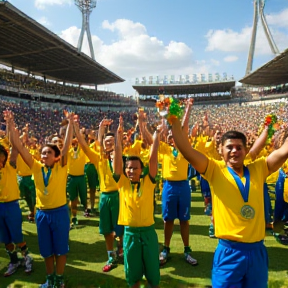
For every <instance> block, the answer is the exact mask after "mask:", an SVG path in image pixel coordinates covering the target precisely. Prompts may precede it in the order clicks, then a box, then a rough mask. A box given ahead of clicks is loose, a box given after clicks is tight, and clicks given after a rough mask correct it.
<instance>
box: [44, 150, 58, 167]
mask: <svg viewBox="0 0 288 288" xmlns="http://www.w3.org/2000/svg"><path fill="white" fill-rule="evenodd" d="M57 160H58V157H56V156H55V151H54V150H53V149H52V148H51V147H48V146H45V147H43V149H42V151H41V162H42V163H43V164H44V165H45V166H47V167H52V166H53V165H54V163H55V162H56V161H57Z"/></svg>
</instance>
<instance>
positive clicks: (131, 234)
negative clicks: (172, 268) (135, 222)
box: [123, 225, 160, 287]
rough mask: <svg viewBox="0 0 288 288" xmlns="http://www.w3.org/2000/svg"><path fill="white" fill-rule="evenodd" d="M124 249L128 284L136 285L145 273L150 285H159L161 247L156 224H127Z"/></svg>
mask: <svg viewBox="0 0 288 288" xmlns="http://www.w3.org/2000/svg"><path fill="white" fill-rule="evenodd" d="M123 250H124V265H125V275H126V280H127V282H128V285H129V286H133V285H135V284H136V283H137V282H139V281H141V279H142V277H143V275H145V277H146V279H147V281H148V283H149V284H150V286H152V287H154V286H158V285H159V283H160V265H159V247H158V237H157V234H156V231H155V228H154V225H152V226H149V227H128V226H126V227H125V232H124V240H123Z"/></svg>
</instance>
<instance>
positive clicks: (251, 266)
mask: <svg viewBox="0 0 288 288" xmlns="http://www.w3.org/2000/svg"><path fill="white" fill-rule="evenodd" d="M212 287H213V288H220V287H221V288H267V287H268V254H267V250H266V247H265V246H264V244H263V241H260V242H256V243H239V242H233V241H229V240H222V239H220V240H219V244H218V246H217V248H216V251H215V254H214V259H213V269H212Z"/></svg>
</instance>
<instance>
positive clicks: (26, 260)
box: [24, 254, 33, 274]
mask: <svg viewBox="0 0 288 288" xmlns="http://www.w3.org/2000/svg"><path fill="white" fill-rule="evenodd" d="M32 263H33V258H32V257H31V256H30V254H27V255H26V256H25V257H24V267H25V270H24V271H25V273H27V274H29V273H31V272H32Z"/></svg>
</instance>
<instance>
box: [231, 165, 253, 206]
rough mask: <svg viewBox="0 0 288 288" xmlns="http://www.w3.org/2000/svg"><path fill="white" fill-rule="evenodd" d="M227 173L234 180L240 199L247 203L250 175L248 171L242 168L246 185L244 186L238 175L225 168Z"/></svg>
mask: <svg viewBox="0 0 288 288" xmlns="http://www.w3.org/2000/svg"><path fill="white" fill-rule="evenodd" d="M227 169H228V171H229V173H230V174H231V175H232V177H233V178H234V180H235V182H236V184H237V186H238V189H239V191H240V193H241V195H242V198H243V200H244V202H245V203H246V202H248V198H249V190H250V173H249V169H248V168H247V167H246V166H244V178H245V179H246V183H245V186H244V184H243V182H242V181H241V178H240V177H239V175H238V174H237V173H236V172H235V171H234V170H233V169H232V168H230V167H227Z"/></svg>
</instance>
